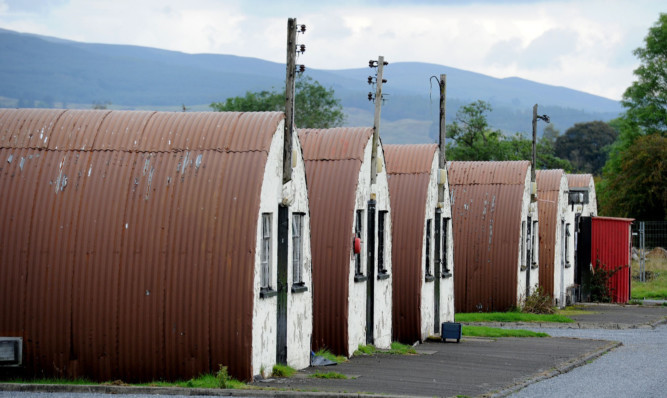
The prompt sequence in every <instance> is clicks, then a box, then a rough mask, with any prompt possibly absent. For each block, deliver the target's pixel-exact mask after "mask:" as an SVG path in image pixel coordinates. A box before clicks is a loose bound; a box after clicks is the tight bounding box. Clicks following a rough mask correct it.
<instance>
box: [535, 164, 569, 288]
mask: <svg viewBox="0 0 667 398" xmlns="http://www.w3.org/2000/svg"><path fill="white" fill-rule="evenodd" d="M563 174H564V172H563V170H537V172H536V177H535V180H536V182H537V214H538V219H539V220H540V227H539V229H538V231H539V232H538V234H539V237H540V239H539V242H540V250H539V261H540V263H539V264H540V268H539V271H540V279H539V281H540V286H541V287H542V290H543V291H544V292H545V293H547V294H548V295H550V296H551V297H554V270H555V267H556V266H558V265H557V264H554V261H555V257H554V256H555V254H556V250H558V249H557V248H556V230H557V228H558V223H559V222H560V217H559V211H560V209H559V206H558V200H559V199H560V196H561V195H562V194H563V192H561V189H560V188H561V180H562V179H563Z"/></svg>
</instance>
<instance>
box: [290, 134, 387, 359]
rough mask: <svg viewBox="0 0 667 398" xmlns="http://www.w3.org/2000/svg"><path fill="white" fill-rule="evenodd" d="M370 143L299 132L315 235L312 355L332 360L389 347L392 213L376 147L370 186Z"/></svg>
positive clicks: (364, 137) (364, 138)
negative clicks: (323, 352) (370, 347)
mask: <svg viewBox="0 0 667 398" xmlns="http://www.w3.org/2000/svg"><path fill="white" fill-rule="evenodd" d="M372 135H373V129H372V128H332V129H305V130H300V131H299V139H300V140H301V146H302V148H303V155H304V160H305V163H306V178H307V181H308V197H309V201H310V211H311V213H310V214H311V226H312V235H313V238H312V252H313V266H312V267H313V294H314V296H313V349H314V350H318V349H321V348H327V349H330V350H331V351H332V352H334V353H336V354H337V355H346V356H350V355H352V354H353V352H354V351H355V350H356V349H357V348H358V346H359V345H365V344H375V346H377V347H380V348H387V347H389V346H390V345H391V303H392V289H391V287H392V276H391V273H392V261H391V250H392V240H391V230H392V227H391V210H390V206H389V188H388V186H387V174H386V171H385V167H384V165H385V164H384V155H383V151H382V147H381V146H380V147H379V148H378V151H377V161H378V168H377V170H378V174H377V183H376V184H374V185H371V183H370V181H371V152H372V145H373V140H372Z"/></svg>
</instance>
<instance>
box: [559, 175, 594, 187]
mask: <svg viewBox="0 0 667 398" xmlns="http://www.w3.org/2000/svg"><path fill="white" fill-rule="evenodd" d="M565 176H566V177H567V185H568V186H569V187H573V188H588V185H589V184H590V183H591V179H592V178H593V176H592V175H591V174H566V175H565Z"/></svg>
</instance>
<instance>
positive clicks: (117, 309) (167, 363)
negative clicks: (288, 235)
mask: <svg viewBox="0 0 667 398" xmlns="http://www.w3.org/2000/svg"><path fill="white" fill-rule="evenodd" d="M283 119H284V115H283V114H282V113H217V112H205V113H159V112H125V111H72V110H67V111H65V110H25V109H20V110H0V159H5V160H7V161H6V162H3V163H2V164H0V192H3V200H2V201H1V202H0V206H2V211H1V212H0V242H2V243H1V244H2V248H1V250H0V263H1V264H2V265H3V272H4V275H3V278H1V280H0V290H1V292H0V313H2V317H1V318H0V335H6V336H22V337H23V338H24V344H25V346H24V353H25V357H24V360H25V364H26V367H27V368H28V369H29V370H31V371H33V372H35V373H39V374H44V375H49V376H65V377H81V376H85V377H89V378H92V379H95V380H110V379H113V378H122V379H123V380H127V381H139V380H143V381H147V380H154V379H158V378H160V379H176V378H190V377H193V376H196V375H198V374H201V373H210V372H214V371H217V367H218V364H224V365H226V366H229V369H230V372H231V373H232V374H233V375H234V376H235V377H238V378H242V379H248V378H250V377H251V376H252V369H251V344H252V341H251V336H252V334H251V327H252V302H253V298H252V283H253V278H254V274H253V272H254V261H255V246H256V228H257V224H256V223H257V217H258V212H259V203H260V192H261V184H262V179H263V175H264V167H265V163H266V159H267V155H268V149H269V146H270V144H271V140H272V138H273V134H274V133H275V132H276V131H277V127H278V125H279V124H280V122H281V121H282V120H283ZM186 153H189V159H190V160H192V161H193V162H194V163H192V164H190V163H188V164H187V166H188V167H187V168H181V169H180V170H179V172H178V173H177V172H176V170H177V168H178V167H177V165H179V164H180V165H181V166H183V165H184V162H183V160H184V158H185V155H186ZM17 159H25V160H24V161H22V162H20V161H17ZM191 166H192V167H191Z"/></svg>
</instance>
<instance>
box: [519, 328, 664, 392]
mask: <svg viewBox="0 0 667 398" xmlns="http://www.w3.org/2000/svg"><path fill="white" fill-rule="evenodd" d="M535 330H539V331H543V332H546V333H549V334H550V335H552V336H568V337H576V338H583V339H606V340H617V341H621V342H622V343H623V345H622V346H621V347H618V348H616V349H614V350H612V351H611V352H609V353H607V354H606V355H603V356H602V357H600V358H598V359H596V360H595V361H593V362H592V363H590V364H587V365H586V366H582V367H579V368H576V369H573V370H572V371H570V372H568V373H565V374H562V375H560V376H557V377H554V378H551V379H547V380H544V381H541V382H538V383H535V384H532V385H529V386H528V387H526V388H524V389H523V390H521V391H519V392H518V393H516V394H513V395H511V396H512V397H517V398H520V397H526V398H528V397H530V398H534V397H626V398H631V397H637V398H639V397H641V398H648V397H663V398H664V397H667V325H664V324H663V325H661V326H658V327H656V328H655V329H625V330H600V329H535Z"/></svg>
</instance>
